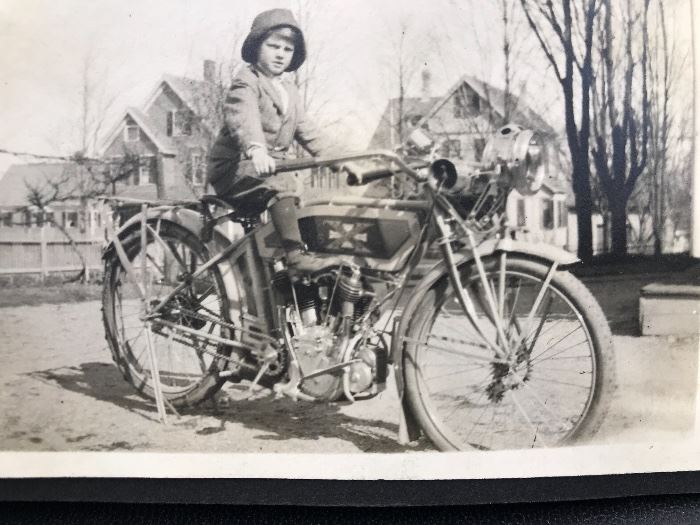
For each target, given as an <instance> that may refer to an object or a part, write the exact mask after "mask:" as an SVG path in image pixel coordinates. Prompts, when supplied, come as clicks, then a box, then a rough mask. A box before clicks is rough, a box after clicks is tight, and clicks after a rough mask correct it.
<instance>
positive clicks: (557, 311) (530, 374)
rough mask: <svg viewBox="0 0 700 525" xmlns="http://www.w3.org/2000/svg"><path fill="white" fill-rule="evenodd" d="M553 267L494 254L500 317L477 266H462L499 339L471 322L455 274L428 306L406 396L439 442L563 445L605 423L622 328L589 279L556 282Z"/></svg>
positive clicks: (412, 347) (413, 349) (564, 277)
mask: <svg viewBox="0 0 700 525" xmlns="http://www.w3.org/2000/svg"><path fill="white" fill-rule="evenodd" d="M549 268H550V267H549V266H547V265H545V264H543V263H541V262H537V261H532V260H529V259H526V258H522V257H517V256H512V255H507V254H502V255H500V256H494V257H489V258H486V259H484V269H485V272H486V277H487V280H488V283H489V288H490V290H491V295H492V297H494V299H495V309H496V315H495V316H494V315H493V313H492V309H491V307H490V306H489V304H488V301H487V299H486V294H487V290H486V289H485V287H484V285H483V284H482V280H481V279H480V277H479V275H478V272H477V269H476V267H475V266H474V265H473V264H468V265H465V266H464V267H463V268H461V271H460V279H461V284H462V286H463V289H464V290H465V291H466V292H467V293H468V295H469V297H470V298H471V299H472V301H473V304H474V305H475V312H476V317H475V320H476V323H477V324H478V325H479V328H480V329H481V331H482V334H484V335H485V336H486V339H487V340H489V341H490V343H487V342H485V341H484V338H483V337H481V336H479V335H478V333H477V331H476V330H475V328H474V327H473V326H471V325H470V322H469V321H468V318H467V316H466V314H465V313H464V311H463V309H462V306H461V305H460V304H459V302H458V301H457V299H456V294H455V290H454V288H453V287H452V285H451V284H450V283H449V280H448V279H447V278H445V279H444V280H443V281H442V282H440V283H438V285H437V286H436V287H434V288H433V289H431V290H430V291H429V292H428V293H427V294H426V296H425V297H424V298H423V300H422V302H421V303H420V305H419V306H418V308H417V310H416V312H415V314H414V317H413V319H412V322H411V325H410V326H411V328H410V329H409V333H408V334H407V336H408V337H407V343H406V352H405V353H404V362H403V364H404V366H403V368H404V380H405V388H406V396H407V399H408V403H409V407H410V409H411V411H412V414H413V416H414V417H415V419H416V421H417V422H418V423H419V425H420V426H421V428H422V429H423V431H424V433H425V434H426V435H427V436H428V437H429V438H430V440H431V441H432V442H433V443H434V444H435V445H436V446H437V447H438V448H439V449H441V450H473V449H477V450H499V449H518V448H534V447H550V446H559V445H564V444H570V443H572V442H579V441H582V440H586V439H588V438H590V437H592V436H593V435H594V434H595V432H596V431H597V430H598V428H599V427H600V425H601V423H602V421H603V418H604V417H605V414H606V412H607V407H608V404H609V402H610V399H611V397H612V392H613V390H614V384H615V379H614V373H615V367H614V356H613V348H612V335H611V333H610V329H609V327H608V324H607V321H606V319H605V316H604V315H603V312H602V310H601V309H600V306H599V305H598V303H597V302H596V300H595V299H594V298H593V296H592V295H591V294H590V292H589V291H588V290H587V289H586V288H585V286H584V285H583V284H582V283H581V282H580V281H578V280H577V279H576V278H575V277H574V276H572V275H571V274H569V273H568V272H565V271H555V272H554V273H553V276H552V278H551V280H550V281H547V275H548V271H549ZM538 297H539V299H538ZM538 301H539V302H538ZM534 305H537V307H536V308H534V309H533V306H534ZM533 310H534V311H533ZM531 312H533V313H532V314H531ZM494 319H500V320H501V326H502V327H503V331H502V334H503V335H502V336H500V337H499V336H498V335H497V334H498V329H497V327H496V323H495V322H494ZM503 338H505V339H506V341H508V342H509V343H507V344H505V345H503V344H501V342H502V341H503ZM519 341H520V342H519ZM494 347H498V348H500V350H499V352H500V354H501V355H500V356H498V355H497V352H496V350H494Z"/></svg>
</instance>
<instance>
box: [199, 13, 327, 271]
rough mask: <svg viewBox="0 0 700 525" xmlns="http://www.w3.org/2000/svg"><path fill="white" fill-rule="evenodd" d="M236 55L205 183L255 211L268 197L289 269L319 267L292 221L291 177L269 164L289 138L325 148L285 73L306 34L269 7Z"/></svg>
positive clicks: (297, 61)
mask: <svg viewBox="0 0 700 525" xmlns="http://www.w3.org/2000/svg"><path fill="white" fill-rule="evenodd" d="M241 56H242V57H243V60H245V61H246V62H247V63H248V65H247V66H246V67H243V68H242V69H241V70H240V72H239V73H238V74H237V75H236V77H235V78H234V79H233V83H232V85H231V88H230V89H229V91H228V94H227V96H226V100H225V125H224V126H223V129H222V130H221V132H220V133H219V136H218V138H217V140H216V142H215V144H214V145H213V147H212V149H211V152H210V154H209V162H208V167H207V177H208V180H209V183H210V184H211V185H212V186H213V187H214V190H215V191H216V193H217V195H219V196H221V197H224V198H226V197H228V198H229V199H230V198H234V199H235V198H236V197H237V196H239V195H240V196H242V195H245V199H246V204H247V205H248V206H251V205H252V207H253V208H256V205H259V206H257V208H258V209H264V206H265V204H266V203H268V202H270V204H269V205H268V210H269V213H270V218H271V220H272V223H273V224H274V226H275V229H276V230H277V233H278V234H279V236H280V238H281V241H282V247H283V249H284V250H285V252H286V261H287V265H288V268H289V269H290V271H292V273H295V272H300V271H307V272H313V271H317V270H320V269H321V266H327V265H329V264H332V262H331V261H328V260H325V261H321V260H319V259H318V258H316V257H314V256H312V255H310V254H308V253H306V251H305V246H304V243H303V242H302V238H301V233H300V231H299V226H298V223H297V218H296V207H295V197H294V192H295V190H296V176H295V175H293V174H290V173H282V174H279V175H274V172H275V161H276V160H280V159H284V158H286V156H287V153H288V150H289V149H290V146H291V144H292V141H293V140H296V141H297V142H298V143H299V144H300V145H301V146H302V147H303V148H304V149H306V150H307V151H308V152H309V153H311V155H314V156H317V155H319V154H321V153H322V152H328V151H329V150H330V143H329V142H328V141H326V140H325V138H324V137H322V135H321V134H320V133H319V131H318V129H317V128H316V126H315V125H313V124H312V123H311V122H310V121H309V120H308V119H307V118H306V117H305V115H304V108H303V106H302V102H301V99H300V97H299V93H298V91H297V89H296V86H295V85H294V82H293V81H291V79H287V78H284V76H283V73H285V72H292V71H296V70H297V69H298V68H299V66H301V65H302V63H303V62H304V60H305V58H306V45H305V41H304V35H303V33H302V31H301V29H300V28H299V25H298V24H297V22H296V20H295V19H294V15H293V14H292V13H291V11H289V10H286V9H271V10H269V11H264V12H262V13H260V14H259V15H258V16H257V17H255V19H254V20H253V25H252V27H251V30H250V33H249V34H248V36H247V37H246V39H245V41H244V42H243V46H242V49H241ZM242 161H249V162H251V163H252V165H253V167H254V174H251V175H247V174H242V173H240V171H242V170H239V168H240V166H241V162H242Z"/></svg>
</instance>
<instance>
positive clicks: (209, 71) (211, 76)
mask: <svg viewBox="0 0 700 525" xmlns="http://www.w3.org/2000/svg"><path fill="white" fill-rule="evenodd" d="M203 77H204V81H205V82H211V83H212V84H216V62H214V61H213V60H205V61H204V71H203Z"/></svg>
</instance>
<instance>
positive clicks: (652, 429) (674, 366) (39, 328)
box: [0, 275, 698, 452]
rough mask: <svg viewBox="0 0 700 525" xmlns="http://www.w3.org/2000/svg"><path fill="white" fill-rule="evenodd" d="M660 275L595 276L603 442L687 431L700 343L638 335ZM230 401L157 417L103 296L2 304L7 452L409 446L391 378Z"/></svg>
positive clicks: (0, 367) (0, 406)
mask: <svg viewBox="0 0 700 525" xmlns="http://www.w3.org/2000/svg"><path fill="white" fill-rule="evenodd" d="M654 278H655V276H653V275H641V276H639V275H637V276H633V277H630V278H624V277H617V278H607V279H600V278H592V279H586V280H587V281H588V283H587V284H588V285H589V287H590V288H591V289H592V291H593V292H594V293H595V294H596V295H597V296H598V298H599V300H601V303H602V304H603V307H604V309H605V310H606V314H607V315H608V316H609V319H610V324H611V326H612V328H613V331H614V333H615V334H616V335H615V352H616V361H617V378H618V389H617V391H616V394H615V397H614V399H613V400H612V405H611V409H610V412H609V414H608V416H607V418H606V421H605V423H604V424H603V426H602V428H601V430H600V432H599V435H598V439H599V440H600V441H602V442H609V443H623V442H639V441H641V442H658V441H659V440H672V439H677V438H682V437H684V436H686V435H687V433H688V432H689V431H691V430H692V428H693V424H694V413H695V408H694V407H695V395H696V394H695V390H696V383H697V354H698V341H697V340H696V339H694V338H675V337H638V336H636V335H635V334H636V321H635V319H636V310H635V307H634V304H635V302H634V301H632V295H633V294H636V293H637V291H638V289H639V287H640V286H641V285H643V284H646V282H649V281H651V280H654ZM245 388H246V387H245V386H244V385H237V384H227V385H226V386H225V387H224V391H225V392H226V394H227V396H226V397H228V398H229V399H230V400H231V401H230V402H228V403H226V402H225V401H224V402H221V403H219V404H218V406H215V404H214V403H209V404H205V405H204V406H201V407H199V408H198V409H197V410H195V411H192V412H190V413H187V414H182V415H181V417H180V418H174V417H171V418H170V424H168V425H163V424H161V423H160V422H158V419H157V414H156V411H155V408H154V406H153V405H152V404H151V403H150V402H148V401H145V400H143V399H142V398H140V397H139V396H137V395H135V393H134V391H133V389H132V388H131V386H130V385H129V384H128V383H126V382H125V381H124V380H123V378H122V377H121V375H120V374H119V372H118V371H117V369H116V367H115V366H114V365H113V364H112V362H111V358H110V354H109V350H108V349H107V346H106V343H105V340H104V337H103V332H102V324H101V320H100V304H99V302H97V301H94V300H92V301H87V302H70V303H62V304H42V305H36V306H8V307H3V308H0V421H2V425H1V426H0V449H2V450H32V451H36V450H52V451H65V450H73V451H76V450H83V451H84V450H92V451H101V450H140V451H145V450H149V451H190V452H196V451H202V452H205V451H211V452H213V451H218V452H356V451H364V452H402V451H420V450H432V446H431V445H430V443H428V442H426V441H420V442H418V443H417V444H414V445H411V446H407V447H406V446H401V445H399V444H398V443H397V441H396V435H397V431H398V414H399V413H398V403H397V398H396V393H395V389H394V387H393V384H391V382H390V385H389V388H388V389H387V390H386V391H385V392H384V393H382V394H380V395H379V396H378V397H376V398H374V399H372V400H369V401H365V402H360V403H356V404H354V405H350V404H341V403H338V404H310V403H305V402H298V403H295V402H293V401H291V400H289V399H281V400H275V399H273V398H272V397H271V396H268V397H262V398H259V399H256V400H252V401H237V400H236V399H237V398H240V397H241V396H242V395H243V394H244V389H245Z"/></svg>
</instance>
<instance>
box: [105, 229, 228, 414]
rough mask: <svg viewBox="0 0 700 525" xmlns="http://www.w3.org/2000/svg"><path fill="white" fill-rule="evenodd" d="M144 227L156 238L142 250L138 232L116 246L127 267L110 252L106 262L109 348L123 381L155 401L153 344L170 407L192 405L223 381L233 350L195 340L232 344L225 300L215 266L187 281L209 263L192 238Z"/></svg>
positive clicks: (178, 231)
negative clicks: (163, 302)
mask: <svg viewBox="0 0 700 525" xmlns="http://www.w3.org/2000/svg"><path fill="white" fill-rule="evenodd" d="M149 227H150V228H152V230H153V231H154V232H155V235H154V234H152V233H149V234H148V235H147V239H146V242H145V250H144V249H143V248H144V243H143V242H142V236H141V230H140V228H136V229H135V230H134V231H132V232H131V233H129V234H128V235H126V236H125V237H124V238H123V239H122V240H121V243H122V246H123V249H124V253H125V255H126V259H127V260H128V264H127V265H125V264H123V263H122V260H121V259H120V258H119V256H118V254H117V252H116V250H114V251H113V252H112V253H111V254H110V255H109V256H108V257H107V260H106V261H105V277H104V289H103V296H102V303H103V304H102V313H103V321H104V327H105V333H106V338H107V342H108V344H109V347H110V349H111V351H112V356H113V358H114V361H115V363H116V364H117V366H118V368H119V370H120V371H121V373H122V375H123V376H124V378H125V379H126V380H127V381H128V382H129V383H131V384H132V385H133V386H134V388H135V389H136V390H137V391H138V392H139V393H140V394H142V395H143V396H145V397H147V398H150V399H154V398H155V393H154V389H153V385H154V382H153V376H154V374H153V373H152V367H151V363H152V361H151V355H150V352H149V344H151V345H152V347H153V350H154V355H155V361H156V363H157V368H158V375H159V377H160V387H161V391H162V393H163V397H164V398H165V399H166V400H167V401H168V402H169V403H170V404H172V405H173V406H175V407H185V406H192V405H196V404H197V403H200V402H201V401H203V400H205V399H207V398H209V397H211V396H212V395H214V393H216V391H217V390H219V389H220V388H221V386H222V385H223V383H224V382H225V381H226V379H222V378H220V377H219V372H220V371H221V370H223V369H224V368H225V367H226V365H227V358H228V357H229V356H230V355H231V347H230V346H227V345H225V344H222V343H217V342H212V340H211V339H206V337H200V335H214V336H218V337H219V338H225V339H230V338H231V336H232V332H233V331H232V330H231V329H230V321H229V319H228V312H229V302H228V298H227V295H226V293H225V292H224V285H223V281H222V277H221V273H220V272H219V270H218V268H217V267H216V265H214V266H212V267H210V268H209V269H207V270H206V271H204V272H203V273H200V274H199V275H197V276H195V277H193V274H195V272H197V270H198V269H199V268H200V267H201V266H202V265H203V264H204V263H205V262H206V261H207V260H208V259H209V254H208V251H207V248H206V246H205V245H204V244H203V243H202V241H201V240H200V239H199V238H198V237H197V236H196V235H195V234H193V233H192V232H190V231H188V230H186V229H184V228H182V227H181V226H179V225H177V224H174V223H172V222H169V221H165V220H164V221H152V222H151V221H149ZM125 266H126V267H125ZM183 283H184V284H185V285H184V286H183V287H182V289H181V290H180V291H179V292H178V293H177V294H175V295H174V296H173V297H172V298H171V299H170V300H169V301H168V302H167V303H166V304H165V305H164V306H163V307H162V308H161V309H160V310H159V311H158V312H156V313H155V314H153V315H151V316H150V319H146V317H148V316H147V315H145V314H146V313H147V312H146V310H148V311H149V312H150V311H152V310H153V309H154V308H155V307H156V306H157V305H159V304H160V303H161V301H162V300H164V299H165V298H166V296H167V295H168V294H170V292H171V291H173V290H174V289H175V288H176V287H178V286H180V285H181V284H183ZM144 294H145V297H146V300H145V301H144ZM221 321H223V322H224V324H221ZM225 324H228V326H225ZM149 339H150V343H149Z"/></svg>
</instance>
